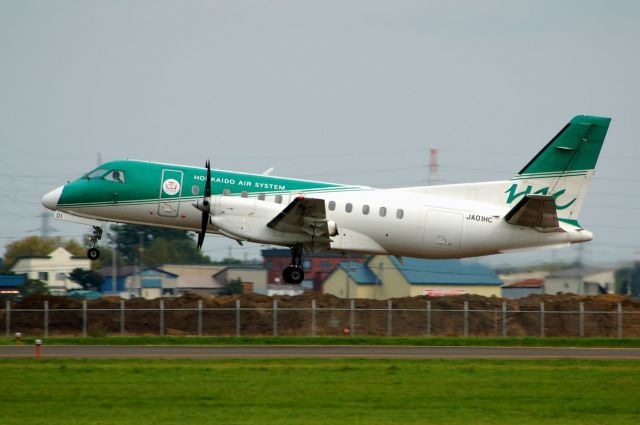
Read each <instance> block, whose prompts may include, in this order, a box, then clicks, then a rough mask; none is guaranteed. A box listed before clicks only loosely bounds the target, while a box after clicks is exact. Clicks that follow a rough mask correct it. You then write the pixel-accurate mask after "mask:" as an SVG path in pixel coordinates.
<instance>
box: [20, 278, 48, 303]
mask: <svg viewBox="0 0 640 425" xmlns="http://www.w3.org/2000/svg"><path fill="white" fill-rule="evenodd" d="M18 290H19V291H20V296H21V297H22V298H26V297H28V296H30V295H49V287H48V286H47V284H46V283H44V282H43V281H41V280H37V279H28V280H27V281H26V282H25V283H24V284H23V285H20V287H19V288H18Z"/></svg>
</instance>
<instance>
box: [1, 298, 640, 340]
mask: <svg viewBox="0 0 640 425" xmlns="http://www.w3.org/2000/svg"><path fill="white" fill-rule="evenodd" d="M345 304H346V305H345V306H344V307H319V306H318V305H316V301H315V300H311V302H310V303H309V305H308V306H306V307H304V306H303V307H299V306H297V307H291V306H287V305H286V303H281V304H279V302H278V300H277V299H274V300H273V302H272V303H271V305H268V306H264V307H243V306H242V304H241V302H240V300H236V301H235V305H234V306H231V307H230V306H228V305H227V306H218V307H211V306H204V305H203V302H202V301H197V304H196V305H194V306H193V307H165V303H164V301H163V300H160V301H159V302H158V306H157V308H156V307H154V308H139V307H138V308H132V307H128V306H127V304H126V302H125V301H120V303H119V307H117V308H94V307H93V306H91V305H89V304H88V303H87V302H82V303H81V307H80V308H60V307H56V308H49V302H48V301H44V303H43V305H42V307H41V308H17V307H14V306H12V305H11V303H10V302H6V304H5V306H4V307H5V308H4V310H0V326H3V327H4V329H5V334H6V336H7V337H11V336H13V335H14V333H15V332H21V333H22V334H23V335H29V336H44V337H48V336H55V335H59V336H62V335H75V336H84V337H87V336H108V335H160V336H164V335H185V336H186V335H193V336H279V335H287V336H335V335H345V334H346V335H351V336H478V337H496V336H503V337H506V336H519V337H522V336H539V337H614V338H625V337H628V338H630V337H640V324H639V323H638V322H639V319H640V311H638V310H635V309H634V310H628V311H625V310H624V309H623V306H622V304H620V303H618V304H614V305H613V307H614V308H613V309H612V310H608V311H600V310H589V309H585V304H584V303H582V302H580V303H578V304H577V305H576V306H575V307H576V308H575V309H571V310H562V311H560V310H558V309H555V310H551V309H548V308H545V303H543V302H541V303H539V305H538V306H537V307H538V308H537V309H531V308H529V309H528V310H522V309H510V308H509V306H508V304H507V303H506V302H502V304H501V308H500V307H498V308H493V309H477V308H470V307H469V303H468V302H467V301H464V303H463V306H462V308H449V309H443V308H432V305H431V304H432V303H431V301H427V302H425V303H424V305H423V306H422V307H421V308H399V307H396V306H394V303H393V301H392V300H389V301H387V302H386V305H384V304H383V305H382V306H380V307H377V308H371V307H362V306H358V305H357V303H356V302H355V300H350V301H348V300H347V301H345ZM0 329H2V328H0Z"/></svg>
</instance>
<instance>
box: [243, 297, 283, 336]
mask: <svg viewBox="0 0 640 425" xmlns="http://www.w3.org/2000/svg"><path fill="white" fill-rule="evenodd" d="M274 301H275V300H274ZM240 311H241V310H240V300H236V336H240Z"/></svg>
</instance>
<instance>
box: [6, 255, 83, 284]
mask: <svg viewBox="0 0 640 425" xmlns="http://www.w3.org/2000/svg"><path fill="white" fill-rule="evenodd" d="M78 268H79V269H86V270H89V269H91V260H89V259H88V258H86V257H76V256H74V255H73V254H71V253H70V252H69V251H67V250H66V249H64V248H62V247H60V248H56V249H55V250H53V251H52V252H51V253H49V255H45V256H29V257H19V258H18V259H17V260H16V262H15V263H14V264H13V266H11V268H10V269H9V271H11V272H13V273H15V274H21V273H24V274H26V275H27V279H37V280H41V281H42V282H44V283H46V284H47V286H48V288H49V292H50V293H51V294H52V295H65V294H66V293H67V292H68V291H69V290H71V289H82V287H81V286H80V285H78V284H77V283H75V282H72V281H71V280H70V279H69V278H68V276H69V274H70V273H71V272H72V271H73V269H78Z"/></svg>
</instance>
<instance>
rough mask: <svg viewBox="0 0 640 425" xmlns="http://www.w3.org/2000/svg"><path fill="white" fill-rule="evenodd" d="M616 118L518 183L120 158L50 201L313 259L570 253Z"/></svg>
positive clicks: (87, 219)
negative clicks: (439, 181)
mask: <svg viewBox="0 0 640 425" xmlns="http://www.w3.org/2000/svg"><path fill="white" fill-rule="evenodd" d="M610 122H611V119H610V118H602V117H593V116H576V117H575V118H573V119H572V120H571V121H570V122H569V123H568V124H567V125H566V126H565V127H564V128H563V129H562V130H561V131H560V132H559V133H558V134H557V135H556V136H555V137H554V138H553V139H552V140H551V141H550V142H549V143H548V144H547V145H546V146H545V147H544V148H543V149H542V150H541V151H540V152H539V153H538V154H537V155H536V156H535V157H534V158H533V159H532V160H531V161H529V163H528V164H526V165H525V166H524V168H522V170H521V171H520V172H519V173H518V174H516V175H515V176H514V177H512V178H511V180H504V181H493V182H485V183H468V184H451V185H440V186H420V187H403V188H395V189H376V188H372V187H367V186H351V185H342V184H334V183H323V182H316V181H308V180H297V179H286V178H280V177H272V176H270V175H269V174H270V171H271V170H268V172H266V173H265V174H262V175H261V174H248V173H237V172H230V171H223V170H215V169H214V170H212V169H211V167H210V164H209V161H207V162H206V167H205V168H198V167H190V166H182V165H170V164H161V163H154V162H145V161H132V160H123V161H112V162H107V163H105V164H103V165H101V166H100V167H98V168H97V169H95V170H93V171H91V172H89V173H87V174H85V175H84V176H82V177H81V178H79V179H77V180H75V181H73V182H70V183H68V184H66V185H64V186H60V187H58V188H57V189H55V190H53V191H51V192H49V193H47V194H46V195H44V197H43V198H42V204H43V205H44V206H45V207H46V208H48V209H51V210H53V211H55V216H56V218H58V219H60V220H67V221H72V222H76V223H81V224H87V225H90V226H92V227H93V234H92V236H91V237H90V240H91V242H92V247H91V248H90V249H89V250H88V251H87V255H88V257H89V258H90V259H92V260H95V259H97V258H98V257H99V256H100V251H99V250H98V248H97V243H98V241H99V240H100V238H101V236H102V227H103V226H104V225H105V223H106V222H118V223H130V224H141V225H148V226H161V227H170V228H176V229H184V230H189V231H194V232H198V241H197V246H198V248H199V249H200V248H201V247H202V243H203V241H204V237H205V234H206V233H217V234H220V235H223V236H226V237H228V238H231V239H234V240H236V241H238V242H239V243H241V244H242V243H243V242H245V241H249V242H255V243H260V244H269V245H281V246H286V247H289V248H290V249H291V264H290V266H288V267H286V268H285V269H284V270H283V278H284V280H285V281H286V282H288V283H294V284H297V283H300V282H302V280H303V279H304V270H303V268H302V255H303V251H305V252H317V251H336V252H341V253H349V252H355V253H364V254H388V255H395V256H397V257H399V258H400V257H403V256H407V257H418V258H463V257H476V256H483V255H492V254H498V253H503V252H509V251H516V250H523V249H532V248H533V249H537V248H548V247H560V246H568V245H570V244H573V243H580V242H587V241H590V240H591V239H592V238H593V235H592V233H591V232H589V231H588V230H585V229H584V228H582V226H580V224H579V223H578V216H579V214H580V209H581V207H582V203H583V201H584V198H585V194H586V191H587V187H588V185H589V182H590V180H591V178H592V176H593V173H594V168H595V165H596V161H597V159H598V155H599V153H600V149H601V148H602V144H603V142H604V139H605V136H606V133H607V130H608V128H609V124H610Z"/></svg>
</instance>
